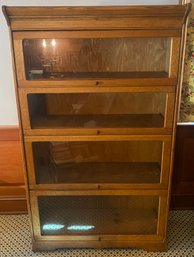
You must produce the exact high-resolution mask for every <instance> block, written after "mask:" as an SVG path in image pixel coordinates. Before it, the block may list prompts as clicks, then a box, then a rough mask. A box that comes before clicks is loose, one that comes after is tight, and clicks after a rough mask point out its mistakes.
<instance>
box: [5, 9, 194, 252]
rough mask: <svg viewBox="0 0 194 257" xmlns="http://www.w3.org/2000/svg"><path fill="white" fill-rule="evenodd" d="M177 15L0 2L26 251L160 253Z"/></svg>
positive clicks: (177, 58) (180, 27)
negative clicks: (14, 104)
mask: <svg viewBox="0 0 194 257" xmlns="http://www.w3.org/2000/svg"><path fill="white" fill-rule="evenodd" d="M189 8H190V5H179V6H178V5H177V6H176V5H175V6H138V7H137V6H131V7H129V6H128V7H127V6H123V7H115V6H114V7H3V11H4V14H5V17H6V19H7V22H8V25H9V26H10V31H11V39H12V46H13V62H14V71H15V84H16V94H17V100H18V111H19V116H20V124H21V133H22V140H23V150H24V160H25V166H26V183H27V195H28V207H29V215H30V220H31V232H32V241H33V249H34V250H42V249H43V250H44V249H50V250H52V249H56V248H63V247H68V248H71V247H137V248H144V249H146V250H151V251H162V250H165V249H166V230H167V219H168V207H169V194H170V181H171V170H172V158H173V148H174V134H175V122H176V112H177V102H178V97H179V91H180V90H179V88H180V77H181V76H180V73H181V67H182V62H181V60H182V55H183V49H184V43H183V42H184V37H183V36H182V35H184V27H185V25H184V24H185V22H186V17H187V14H188V12H189Z"/></svg>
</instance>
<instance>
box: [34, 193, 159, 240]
mask: <svg viewBox="0 0 194 257" xmlns="http://www.w3.org/2000/svg"><path fill="white" fill-rule="evenodd" d="M158 206H159V197H158V196H143V195H141V196H139V195H138V196H134V195H133V196H128V195H119V196H118V195H113V196H110V195H106V196H105V195H102V196H98V195H95V196H94V195H90V196H86V195H82V196H39V197H38V207H39V216H40V226H41V234H42V235H71V234H74V235H76V234H85V235H89V234H92V235H95V234H108V235H109V234H113V235H114V234H117V235H118V234H120V235H122V234H123V235H127V234H131V235H146V234H148V235H151V234H156V232H157V223H158ZM48 224H58V226H57V228H59V226H60V228H59V229H56V226H53V229H52V226H50V229H47V230H45V229H44V228H45V225H48ZM61 224H63V225H62V226H63V227H62V226H61Z"/></svg>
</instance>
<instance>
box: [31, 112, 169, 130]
mask: <svg viewBox="0 0 194 257" xmlns="http://www.w3.org/2000/svg"><path fill="white" fill-rule="evenodd" d="M31 124H32V128H33V129H48V128H74V129H75V128H149V127H151V128H161V127H163V126H164V117H163V115H162V114H107V115H103V114H102V115H99V114H97V115H47V116H35V117H33V118H32V121H31Z"/></svg>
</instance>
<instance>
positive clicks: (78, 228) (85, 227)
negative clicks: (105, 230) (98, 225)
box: [67, 225, 94, 231]
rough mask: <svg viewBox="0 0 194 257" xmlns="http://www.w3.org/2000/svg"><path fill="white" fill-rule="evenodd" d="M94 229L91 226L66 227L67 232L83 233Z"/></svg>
mask: <svg viewBox="0 0 194 257" xmlns="http://www.w3.org/2000/svg"><path fill="white" fill-rule="evenodd" d="M92 228H94V226H92V225H71V226H69V227H67V229H68V230H77V231H85V230H90V229H92Z"/></svg>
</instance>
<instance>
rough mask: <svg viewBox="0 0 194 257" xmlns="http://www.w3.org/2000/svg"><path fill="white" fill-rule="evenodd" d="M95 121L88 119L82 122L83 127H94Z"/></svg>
mask: <svg viewBox="0 0 194 257" xmlns="http://www.w3.org/2000/svg"><path fill="white" fill-rule="evenodd" d="M96 126H97V123H96V121H95V120H90V121H87V122H85V123H84V127H85V128H91V127H96Z"/></svg>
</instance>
